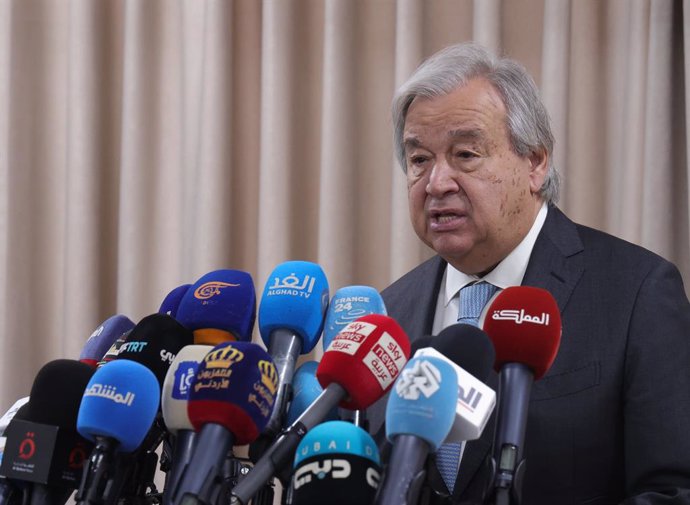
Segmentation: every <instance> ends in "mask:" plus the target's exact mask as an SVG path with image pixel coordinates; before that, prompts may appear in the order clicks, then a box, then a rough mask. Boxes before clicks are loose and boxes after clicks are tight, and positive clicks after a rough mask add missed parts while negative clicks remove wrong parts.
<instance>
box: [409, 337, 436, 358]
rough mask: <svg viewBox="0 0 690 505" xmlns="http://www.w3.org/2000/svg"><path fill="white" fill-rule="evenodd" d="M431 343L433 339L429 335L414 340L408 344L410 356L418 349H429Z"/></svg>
mask: <svg viewBox="0 0 690 505" xmlns="http://www.w3.org/2000/svg"><path fill="white" fill-rule="evenodd" d="M433 341H434V337H433V336H431V335H423V336H421V337H418V338H416V339H415V340H413V341H412V342H410V356H414V355H415V354H416V353H417V351H419V350H420V349H424V348H425V347H431V344H432V342H433Z"/></svg>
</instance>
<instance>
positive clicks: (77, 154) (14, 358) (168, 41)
mask: <svg viewBox="0 0 690 505" xmlns="http://www.w3.org/2000/svg"><path fill="white" fill-rule="evenodd" d="M689 4H690V0H630V1H628V0H605V1H600V0H578V1H577V2H575V1H571V0H511V1H501V0H481V1H480V0H431V1H429V0H373V1H372V0H353V1H342V0H340V1H339V0H262V1H256V0H147V1H141V0H103V1H98V2H93V1H89V0H0V240H1V245H0V330H2V337H1V338H0V350H1V351H2V353H3V356H5V358H4V365H5V366H3V368H2V378H3V379H4V381H3V386H2V388H0V402H2V403H3V404H4V405H6V406H9V404H11V403H12V402H13V401H14V400H15V399H16V398H17V397H19V396H21V395H23V394H27V393H28V389H29V387H30V385H31V382H32V379H33V377H34V375H35V373H36V371H37V370H38V368H39V367H40V366H41V365H43V364H44V363H45V362H46V361H48V360H50V359H54V358H57V357H71V358H76V357H77V356H78V355H79V352H80V350H81V348H82V346H83V344H84V342H85V340H86V338H87V337H88V336H89V334H90V333H91V331H93V329H95V328H96V326H98V324H99V323H100V322H101V321H102V320H104V319H106V318H107V317H109V316H110V315H112V314H115V313H124V314H126V315H128V316H129V317H130V318H132V319H133V320H135V321H137V320H139V319H140V318H142V317H143V316H145V315H147V314H150V313H152V312H154V311H155V310H156V309H157V308H158V305H159V304H160V302H161V301H162V299H163V297H164V296H165V294H166V293H167V292H168V291H169V290H171V289H173V288H174V287H176V286H178V285H179V284H182V283H187V282H194V280H195V279H196V278H198V277H199V276H201V275H202V274H204V273H206V272H207V271H210V270H212V269H217V268H237V269H241V270H245V271H247V272H249V273H250V274H251V275H252V277H253V279H254V281H255V286H256V290H257V292H258V293H259V295H260V294H261V292H262V290H263V287H264V285H265V283H266V280H267V277H268V275H269V274H270V272H271V271H272V270H273V269H274V268H275V267H276V266H277V265H278V264H280V263H282V262H284V261H287V260H292V259H301V260H308V261H314V262H318V263H319V264H321V265H322V267H323V268H324V271H325V272H326V274H327V276H328V278H329V282H330V285H331V294H333V293H334V292H335V291H336V290H337V289H338V288H340V287H343V286H346V285H352V284H368V285H371V286H374V287H375V288H377V289H383V288H384V287H385V286H386V285H388V284H389V283H390V282H392V281H393V280H395V279H396V278H398V277H399V276H401V275H402V274H404V273H405V272H407V271H408V270H409V269H410V268H412V267H414V266H415V265H417V264H418V263H420V262H421V261H423V260H424V259H425V258H428V257H429V256H430V255H431V254H432V251H431V250H430V249H428V248H427V247H426V246H424V245H423V244H421V243H420V241H419V240H418V238H417V237H416V235H415V234H414V232H413V230H412V227H411V225H410V222H409V216H408V209H407V196H406V181H405V176H404V174H403V172H402V170H401V169H400V167H399V166H398V164H397V161H396V160H395V159H394V154H393V153H394V150H393V145H392V124H391V118H390V101H391V98H392V96H393V94H394V92H395V90H396V89H397V87H398V86H399V85H400V84H401V83H402V82H404V81H405V79H406V78H407V77H408V76H409V75H410V74H411V73H412V72H413V71H414V69H415V68H416V67H417V65H418V64H419V63H420V62H421V61H422V60H423V59H424V58H426V57H428V56H429V55H431V54H433V53H434V52H435V51H437V50H439V49H440V48H442V47H444V46H446V45H448V44H451V43H455V42H460V41H466V40H472V39H474V40H476V41H478V42H481V43H483V44H485V45H487V46H489V47H490V48H492V49H494V50H496V51H497V52H499V53H501V54H505V55H508V56H511V57H514V58H516V59H518V60H519V61H521V62H522V63H523V64H524V65H525V67H526V68H527V69H528V70H529V71H530V73H532V75H533V76H534V78H535V81H536V82H537V83H538V84H539V85H540V88H541V90H542V93H543V97H544V101H545V103H546V105H547V108H548V110H549V112H550V114H551V117H552V122H553V129H554V132H555V136H556V150H555V153H554V161H555V163H556V165H557V166H558V167H559V168H560V170H561V172H562V173H563V175H564V186H563V192H562V199H561V204H560V205H561V207H562V208H563V209H564V210H565V211H566V212H567V213H568V214H569V215H570V217H572V218H573V219H574V220H576V221H579V222H582V223H584V224H588V225H591V226H595V227H599V228H602V229H604V230H605V231H608V232H611V233H614V234H616V235H619V236H621V237H623V238H626V239H628V240H630V241H633V242H636V243H639V244H641V245H643V246H645V247H648V248H650V249H652V250H654V251H656V252H658V253H659V254H661V255H663V256H665V257H667V258H668V259H670V260H672V261H674V262H675V263H676V264H677V265H678V266H679V268H680V269H681V272H682V273H683V275H684V278H685V280H686V285H687V284H689V283H690V278H689V276H690V205H689V201H690V199H689V196H688V195H689V194H690V182H689V179H690V174H689V171H688V163H687V160H688V155H689V152H690V151H689V150H690V147H689V146H690V142H689V139H688V128H687V119H686V118H687V117H688V103H689V98H690V95H689V94H688V90H687V85H686V82H688V78H687V75H688V69H689V68H690V56H688V52H689V51H690V45H689V42H688V35H687V34H686V31H687V27H688V26H690V23H689V22H688V19H690V18H689V16H690V5H689ZM689 291H690V289H689ZM257 337H258V335H257ZM319 352H320V351H318V350H317V351H316V353H315V354H314V356H318V354H319Z"/></svg>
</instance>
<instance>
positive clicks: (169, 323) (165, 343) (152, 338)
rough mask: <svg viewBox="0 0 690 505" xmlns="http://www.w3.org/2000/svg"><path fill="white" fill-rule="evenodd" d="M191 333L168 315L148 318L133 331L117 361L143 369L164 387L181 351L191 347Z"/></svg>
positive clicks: (120, 351)
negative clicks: (169, 370)
mask: <svg viewBox="0 0 690 505" xmlns="http://www.w3.org/2000/svg"><path fill="white" fill-rule="evenodd" d="M193 340H194V336H193V335H192V332H191V331H190V330H188V329H187V328H185V327H184V326H182V325H181V324H180V323H178V322H177V321H176V320H175V319H174V318H173V317H171V316H168V315H165V314H151V315H150V316H146V317H145V318H143V319H142V320H141V321H139V322H138V323H137V325H136V326H135V327H134V328H133V329H132V331H131V332H130V333H129V335H128V336H127V340H126V341H125V342H124V343H123V344H122V346H121V347H120V349H119V351H118V354H117V358H116V359H118V360H119V359H127V360H131V361H135V362H137V363H140V364H142V365H144V366H145V367H146V368H148V369H149V370H151V371H152V372H153V374H154V375H155V376H156V380H157V381H158V384H159V385H160V388H162V387H163V382H164V381H165V376H166V374H167V373H168V369H169V368H170V365H171V364H172V362H173V361H174V360H175V356H176V355H177V353H178V352H180V349H182V348H183V347H185V346H188V345H191V344H192V342H193Z"/></svg>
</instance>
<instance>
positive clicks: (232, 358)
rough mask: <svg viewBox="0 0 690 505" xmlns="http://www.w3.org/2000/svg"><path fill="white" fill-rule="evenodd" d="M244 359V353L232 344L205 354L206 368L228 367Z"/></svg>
mask: <svg viewBox="0 0 690 505" xmlns="http://www.w3.org/2000/svg"><path fill="white" fill-rule="evenodd" d="M243 359H244V353H243V352H242V351H240V350H239V349H235V348H234V347H232V346H227V347H223V348H222V349H218V350H217V351H212V352H210V353H208V354H207V355H206V357H205V358H204V362H206V368H230V367H231V366H232V365H234V364H235V363H238V362H240V361H242V360H243Z"/></svg>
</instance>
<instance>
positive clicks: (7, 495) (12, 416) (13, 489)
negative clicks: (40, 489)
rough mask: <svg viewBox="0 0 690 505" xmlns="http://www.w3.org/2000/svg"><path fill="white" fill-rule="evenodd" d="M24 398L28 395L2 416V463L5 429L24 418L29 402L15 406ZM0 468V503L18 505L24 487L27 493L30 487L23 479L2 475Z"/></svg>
mask: <svg viewBox="0 0 690 505" xmlns="http://www.w3.org/2000/svg"><path fill="white" fill-rule="evenodd" d="M24 400H26V401H27V402H28V400H29V397H28V396H27V397H26V398H22V399H20V400H17V401H16V402H15V404H14V405H12V407H11V408H10V410H8V411H7V413H5V416H3V418H5V417H6V416H7V417H8V419H7V425H6V426H5V428H4V429H3V435H5V436H0V447H1V448H0V463H2V455H3V453H4V451H5V445H6V441H7V436H6V435H7V429H8V428H9V427H10V426H12V423H15V424H16V423H17V422H18V421H22V420H26V416H27V413H28V411H29V404H28V403H24V404H22V405H20V406H19V408H15V407H16V406H17V404H18V403H21V402H22V401H24ZM8 414H9V415H8ZM1 470H2V467H1V466H0V505H20V504H21V501H22V500H23V499H24V496H23V495H24V490H25V488H26V492H27V494H29V495H30V493H31V489H29V488H28V486H29V484H25V483H24V482H23V481H17V480H12V479H7V478H5V477H4V475H3V473H4V472H2V471H1Z"/></svg>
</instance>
